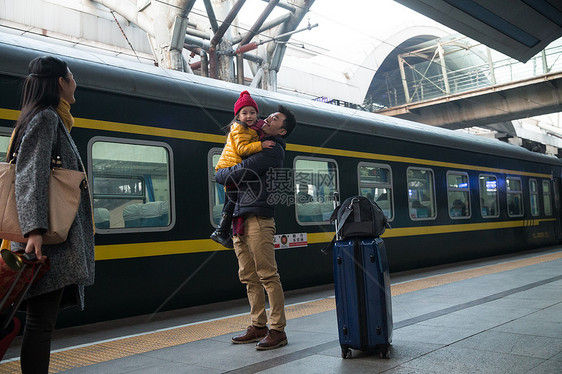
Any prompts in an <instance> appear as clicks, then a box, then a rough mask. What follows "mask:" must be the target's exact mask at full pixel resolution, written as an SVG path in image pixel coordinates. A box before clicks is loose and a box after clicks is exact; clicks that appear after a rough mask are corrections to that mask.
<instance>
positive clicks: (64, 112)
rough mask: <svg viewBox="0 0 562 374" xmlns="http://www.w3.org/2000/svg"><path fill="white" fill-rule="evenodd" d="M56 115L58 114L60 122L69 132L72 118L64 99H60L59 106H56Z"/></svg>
mask: <svg viewBox="0 0 562 374" xmlns="http://www.w3.org/2000/svg"><path fill="white" fill-rule="evenodd" d="M57 113H58V114H59V116H60V118H62V122H63V123H64V126H65V127H66V129H67V130H68V132H70V130H71V129H72V126H74V117H72V114H70V104H69V103H68V101H66V100H65V99H63V98H61V99H60V102H59V106H57Z"/></svg>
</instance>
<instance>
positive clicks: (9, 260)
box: [0, 249, 47, 331]
mask: <svg viewBox="0 0 562 374" xmlns="http://www.w3.org/2000/svg"><path fill="white" fill-rule="evenodd" d="M28 256H29V254H25V255H24V258H25V259H26V260H27V261H33V262H31V263H28V262H25V261H22V260H21V258H19V256H18V255H17V254H15V253H13V252H11V251H10V250H9V249H3V250H2V258H3V259H4V262H5V263H6V265H8V266H9V267H10V268H11V269H12V270H15V271H17V272H18V274H17V275H16V277H15V279H14V281H13V282H12V284H11V285H10V288H9V289H8V292H6V295H4V297H3V298H2V300H1V301H0V310H2V309H3V308H4V304H6V303H7V301H8V300H9V298H10V295H11V294H12V292H13V291H14V288H15V287H16V286H17V284H18V282H19V280H20V279H21V277H22V276H23V274H24V272H25V269H27V268H28V267H29V266H31V267H32V268H33V272H32V275H31V277H30V279H27V280H26V284H25V287H24V289H23V290H22V291H21V292H20V294H19V295H18V297H17V299H16V300H15V301H14V303H13V305H12V307H11V309H10V311H9V313H8V315H6V316H5V318H4V322H3V323H2V326H1V327H0V331H4V330H6V329H7V328H8V325H9V324H10V322H11V321H12V318H13V317H14V315H15V314H16V311H17V309H18V307H19V305H20V304H21V302H22V301H23V298H24V297H25V294H26V293H27V290H29V287H31V285H32V284H33V282H34V281H35V278H36V277H37V274H39V270H41V267H42V266H43V265H44V264H45V260H46V259H47V257H44V258H43V259H42V260H41V261H39V260H37V259H36V258H33V257H28ZM16 257H17V258H16Z"/></svg>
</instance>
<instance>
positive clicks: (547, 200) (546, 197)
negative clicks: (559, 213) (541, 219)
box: [542, 180, 552, 216]
mask: <svg viewBox="0 0 562 374" xmlns="http://www.w3.org/2000/svg"><path fill="white" fill-rule="evenodd" d="M542 201H543V204H544V214H546V215H547V216H551V215H552V202H551V196H550V181H547V180H543V181H542Z"/></svg>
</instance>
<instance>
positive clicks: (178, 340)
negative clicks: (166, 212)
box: [0, 251, 562, 374]
mask: <svg viewBox="0 0 562 374" xmlns="http://www.w3.org/2000/svg"><path fill="white" fill-rule="evenodd" d="M561 258H562V251H560V252H557V253H552V254H548V255H542V256H536V257H532V258H527V259H522V260H516V261H509V262H505V263H500V264H495V265H489V266H483V267H480V268H476V269H469V270H463V271H458V272H454V273H448V274H443V275H436V276H432V277H428V278H423V279H419V280H414V281H409V282H404V283H400V284H396V285H393V286H392V287H391V291H392V296H397V295H401V294H404V293H408V292H413V291H417V290H421V289H425V288H431V287H436V286H440V285H444V284H448V283H452V282H456V281H460V280H465V279H470V278H475V277H479V276H483V275H487V274H493V273H498V272H502V271H507V270H511V269H516V268H521V267H525V266H529V265H535V264H539V263H542V262H547V261H553V260H558V259H561ZM335 308H336V303H335V300H334V298H327V299H321V300H316V301H311V302H307V303H302V304H295V305H290V306H287V307H286V315H287V319H293V318H299V317H304V316H308V315H312V314H317V313H321V312H326V311H330V310H335ZM249 322H250V317H249V315H248V314H245V315H241V316H235V317H228V318H223V319H220V320H213V321H209V322H201V323H197V324H192V325H188V326H183V327H178V328H173V329H169V330H164V331H157V332H153V333H148V334H144V335H137V336H133V337H128V338H127V337H126V338H122V339H118V340H112V341H107V342H100V343H98V344H94V345H90V346H85V347H78V348H74V349H69V350H65V351H60V352H55V353H53V354H52V355H51V365H50V368H49V372H50V373H58V372H61V371H64V370H68V369H72V368H77V367H82V366H88V365H93V364H96V363H101V362H106V361H110V360H114V359H118V358H122V357H128V356H132V355H135V354H141V353H145V352H150V351H154V350H157V349H162V348H167V347H172V346H176V345H181V344H186V343H190V342H194V341H197V340H203V339H209V338H212V337H216V336H220V335H225V334H229V333H234V332H238V331H241V330H244V329H245V328H246V327H247V325H248V324H249ZM0 372H2V373H5V374H11V373H20V365H19V361H11V362H6V363H3V364H0Z"/></svg>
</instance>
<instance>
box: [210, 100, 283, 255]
mask: <svg viewBox="0 0 562 374" xmlns="http://www.w3.org/2000/svg"><path fill="white" fill-rule="evenodd" d="M258 113H259V110H258V104H256V102H255V101H254V99H252V97H251V96H250V93H249V92H248V91H243V92H242V93H240V98H238V100H237V101H236V103H235V104H234V119H233V120H232V122H231V123H230V125H229V127H230V128H229V132H228V136H227V139H226V144H225V146H224V149H223V150H222V153H221V157H220V159H219V162H218V163H217V166H216V168H215V170H218V169H223V168H227V167H230V166H234V165H236V164H239V163H240V162H242V158H245V157H248V156H249V155H251V154H254V153H257V152H260V151H262V150H263V149H265V148H271V147H273V146H274V145H275V142H274V141H272V140H264V141H261V140H260V139H261V138H263V132H262V130H261V128H262V127H263V124H264V121H262V120H258ZM225 190H226V198H225V202H224V206H223V208H222V214H221V220H220V223H219V227H218V228H217V229H216V230H215V231H214V232H213V233H212V234H211V239H213V240H214V241H216V242H217V243H220V244H222V245H223V246H225V247H226V248H233V247H234V245H233V244H232V237H231V234H230V228H231V226H232V213H233V212H234V206H235V205H236V194H237V190H236V188H234V187H231V186H226V187H225Z"/></svg>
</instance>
